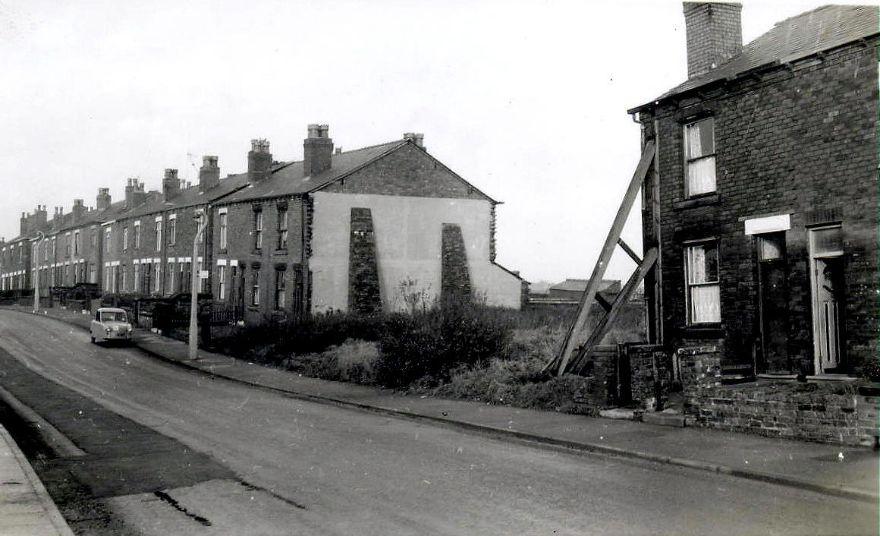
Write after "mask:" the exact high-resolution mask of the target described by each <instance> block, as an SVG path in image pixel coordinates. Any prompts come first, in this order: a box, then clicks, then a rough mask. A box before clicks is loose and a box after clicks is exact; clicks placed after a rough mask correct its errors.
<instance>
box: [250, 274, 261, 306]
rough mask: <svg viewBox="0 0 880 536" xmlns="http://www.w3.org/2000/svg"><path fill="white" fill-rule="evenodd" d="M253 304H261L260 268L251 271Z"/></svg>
mask: <svg viewBox="0 0 880 536" xmlns="http://www.w3.org/2000/svg"><path fill="white" fill-rule="evenodd" d="M251 305H254V306H256V305H260V269H259V268H254V269H253V270H252V271H251Z"/></svg>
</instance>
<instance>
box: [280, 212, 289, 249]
mask: <svg viewBox="0 0 880 536" xmlns="http://www.w3.org/2000/svg"><path fill="white" fill-rule="evenodd" d="M278 249H287V206H279V207H278Z"/></svg>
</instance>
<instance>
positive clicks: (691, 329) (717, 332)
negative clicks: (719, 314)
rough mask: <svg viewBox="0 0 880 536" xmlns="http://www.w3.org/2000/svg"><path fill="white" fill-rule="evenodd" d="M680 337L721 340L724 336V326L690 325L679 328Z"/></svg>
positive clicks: (714, 324) (712, 324)
mask: <svg viewBox="0 0 880 536" xmlns="http://www.w3.org/2000/svg"><path fill="white" fill-rule="evenodd" d="M679 331H680V332H681V335H682V337H686V338H702V337H708V338H713V339H715V338H721V337H723V336H724V325H723V324H720V323H711V324H691V325H688V326H681V327H680V328H679Z"/></svg>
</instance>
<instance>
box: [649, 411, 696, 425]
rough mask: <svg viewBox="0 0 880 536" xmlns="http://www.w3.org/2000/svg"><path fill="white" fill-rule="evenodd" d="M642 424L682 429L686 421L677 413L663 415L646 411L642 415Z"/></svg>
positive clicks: (662, 413)
mask: <svg viewBox="0 0 880 536" xmlns="http://www.w3.org/2000/svg"><path fill="white" fill-rule="evenodd" d="M642 422H644V423H648V424H658V425H660V426H673V427H675V428H684V427H685V425H686V422H687V419H686V417H685V416H684V415H681V414H679V413H664V412H662V411H661V412H654V411H646V412H645V413H643V414H642Z"/></svg>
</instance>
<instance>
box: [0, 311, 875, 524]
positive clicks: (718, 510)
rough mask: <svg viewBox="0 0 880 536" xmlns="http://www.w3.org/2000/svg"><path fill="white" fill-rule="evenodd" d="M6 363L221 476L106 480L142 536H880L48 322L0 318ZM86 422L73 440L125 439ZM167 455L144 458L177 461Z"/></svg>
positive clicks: (822, 511)
mask: <svg viewBox="0 0 880 536" xmlns="http://www.w3.org/2000/svg"><path fill="white" fill-rule="evenodd" d="M0 349H2V350H5V352H8V355H11V356H13V357H14V358H15V360H17V361H18V362H20V363H22V364H24V365H26V367H27V368H29V369H30V370H31V371H34V372H36V373H38V374H39V375H41V376H43V377H45V378H49V379H51V380H53V381H54V382H57V383H58V384H60V385H61V386H64V387H66V388H68V389H69V390H71V391H73V392H75V393H78V394H79V395H82V396H84V397H87V399H90V400H93V401H95V402H96V403H97V405H99V406H100V407H102V408H105V409H106V410H109V411H108V412H107V414H110V413H111V412H112V413H113V414H116V415H118V416H121V417H123V418H125V419H130V420H131V421H134V423H137V424H139V425H140V426H141V427H142V428H143V429H144V430H147V431H149V432H150V433H156V432H158V434H156V436H157V437H158V438H160V439H161V440H162V441H164V440H165V439H166V438H165V436H167V438H170V440H173V441H174V442H175V444H177V443H178V442H179V444H182V445H184V446H185V447H186V450H187V451H189V450H192V451H196V452H197V453H202V454H204V455H206V456H205V459H207V460H210V462H204V463H202V462H193V464H195V465H198V463H202V465H204V466H207V465H211V464H212V463H214V464H216V466H218V467H222V469H223V470H219V471H218V470H214V469H212V470H205V471H203V472H202V473H199V474H203V478H202V479H201V481H199V480H200V479H199V478H195V479H193V480H190V481H187V482H181V483H179V484H176V485H175V486H174V487H173V488H170V489H168V490H167V493H165V494H158V495H157V494H155V493H146V492H145V491H144V490H143V489H140V488H139V487H138V486H133V487H131V489H128V488H126V486H124V485H123V486H120V485H119V482H121V481H126V482H129V483H131V482H132V481H137V480H139V479H149V478H150V477H149V475H148V474H147V473H149V470H150V467H146V468H144V467H140V468H129V469H128V470H130V471H131V472H130V473H125V474H132V475H139V474H140V475H143V476H140V477H138V476H134V477H128V478H127V479H126V478H123V477H118V478H116V480H115V482H116V485H115V486H109V487H106V488H105V493H104V495H105V497H106V499H107V504H108V505H109V507H110V508H111V509H113V510H114V511H115V512H116V513H117V514H118V515H120V516H122V517H123V518H124V519H125V520H126V521H127V522H128V523H130V524H131V525H133V526H135V527H136V528H137V530H138V532H140V533H142V534H339V535H348V534H360V535H371V534H375V535H383V536H384V535H389V534H414V535H415V534H419V535H423V534H424V535H427V534H450V535H452V534H462V535H465V534H467V535H470V534H491V535H501V534H517V535H519V534H536V535H537V534H540V535H550V534H572V535H574V534H578V535H582V534H615V535H625V534H676V535H679V534H682V535H683V534H694V535H703V534H724V535H735V534H749V535H758V534H760V535H771V534H798V535H805V534H876V526H877V514H876V511H875V508H874V507H872V506H871V505H868V504H865V503H860V502H856V501H850V500H845V499H837V498H833V497H828V496H823V495H820V494H815V493H810V492H806V491H800V490H796V489H792V488H787V487H781V486H775V485H771V484H764V483H760V482H754V481H748V480H742V479H737V478H733V477H727V476H723V475H716V474H711V473H706V472H702V471H693V470H689V469H684V468H676V467H671V466H662V465H656V464H652V463H649V462H638V461H633V460H621V459H616V458H611V457H605V456H599V455H584V454H574V453H572V454H569V453H565V452H558V451H552V450H545V449H542V448H538V447H531V446H528V445H522V444H513V443H507V442H504V441H499V440H495V439H489V438H485V437H482V436H479V435H473V434H468V433H463V432H459V431H456V430H451V429H449V428H446V427H437V426H433V425H429V424H422V423H418V422H413V421H410V420H404V419H396V418H390V417H386V416H381V415H377V414H372V413H367V412H360V411H355V410H349V409H344V408H339V407H334V406H327V405H322V404H317V403H312V402H304V401H301V400H296V399H292V398H289V397H285V396H283V395H281V394H278V393H273V392H269V391H265V390H261V389H256V388H253V387H247V386H242V385H239V384H235V383H232V382H228V381H225V380H219V379H217V380H214V379H211V378H209V377H207V376H205V375H202V374H199V373H194V372H189V371H186V370H183V369H181V368H178V367H174V366H172V365H169V364H166V363H162V362H159V361H157V360H155V359H154V358H151V357H149V356H147V355H145V354H143V353H142V352H140V351H139V350H136V349H132V348H105V347H99V346H95V345H92V344H91V343H90V342H89V339H88V336H87V334H86V332H84V331H82V330H80V329H77V328H72V327H70V326H67V325H65V324H61V323H59V322H57V321H54V320H52V319H48V318H40V317H30V316H26V315H21V314H16V313H12V312H8V311H0ZM8 368H9V369H10V371H11V372H10V373H9V374H8V375H0V385H3V384H4V383H5V382H7V381H12V380H10V378H12V377H14V374H13V372H14V371H12V369H13V368H14V367H11V366H9V367H8ZM22 368H23V367H22ZM16 381H17V380H16ZM40 381H42V379H41V380H40ZM15 388H16V389H18V390H19V393H24V392H25V390H27V389H30V390H31V391H34V390H39V389H43V388H44V387H39V386H34V387H27V386H26V385H25V384H24V383H21V382H19V383H18V384H17V385H16V386H15ZM34 396H36V395H34ZM34 400H37V398H35V399H34ZM80 404H81V403H80ZM92 414H93V415H98V416H93V417H92V418H91V420H90V421H85V420H84V421H83V424H82V426H83V427H85V426H95V427H97V426H98V425H100V424H101V423H104V425H105V426H120V427H121V426H123V425H122V424H116V421H115V420H113V419H111V418H109V417H106V416H100V415H103V414H102V413H101V412H97V411H92ZM99 414H100V415H99ZM46 417H47V420H49V421H50V422H52V419H51V418H49V416H46ZM99 421H100V422H99ZM120 422H124V421H123V420H121V421H120ZM52 424H56V425H59V427H61V426H60V425H62V424H63V425H64V426H66V427H68V428H70V426H71V424H70V422H64V423H60V422H59V423H54V422H53V423H52ZM139 429H140V428H139ZM87 432H88V430H85V431H84V433H87ZM138 433H139V434H140V433H142V432H138ZM160 434H161V436H160ZM72 439H74V441H75V442H76V439H75V438H72ZM162 441H159V440H158V439H156V440H152V439H151V440H150V441H146V440H143V441H140V442H139V444H145V443H149V444H150V445H152V444H155V445H160V444H161V445H164V446H161V447H158V446H157V447H156V448H155V451H156V452H157V453H159V454H161V453H162V452H172V451H173V448H171V447H169V446H167V445H165V444H164V443H162ZM108 442H109V441H101V442H100V445H106V444H107V443H108ZM100 445H97V446H95V447H94V448H99V447H100ZM80 446H82V447H83V450H85V451H86V452H89V450H90V448H92V447H90V446H86V445H80ZM175 456H177V455H175ZM151 459H153V458H150V457H149V456H147V457H143V458H141V457H139V456H138V457H133V456H129V457H128V458H125V460H126V461H125V463H128V464H129V465H141V466H143V465H145V464H147V465H149V463H151V462H150V460H151ZM155 460H159V458H155ZM156 463H158V462H156ZM193 464H190V463H189V462H187V463H186V465H187V466H191V465H193ZM112 465H113V467H114V469H113V471H116V473H114V474H115V475H119V474H123V473H119V471H123V469H124V468H123V469H120V467H121V466H122V465H124V463H122V462H120V463H116V464H112ZM95 467H103V466H101V465H96V466H95ZM145 470H146V472H145ZM91 471H92V472H94V471H99V469H92V470H91ZM224 471H228V474H224ZM157 497H158V498H157Z"/></svg>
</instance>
